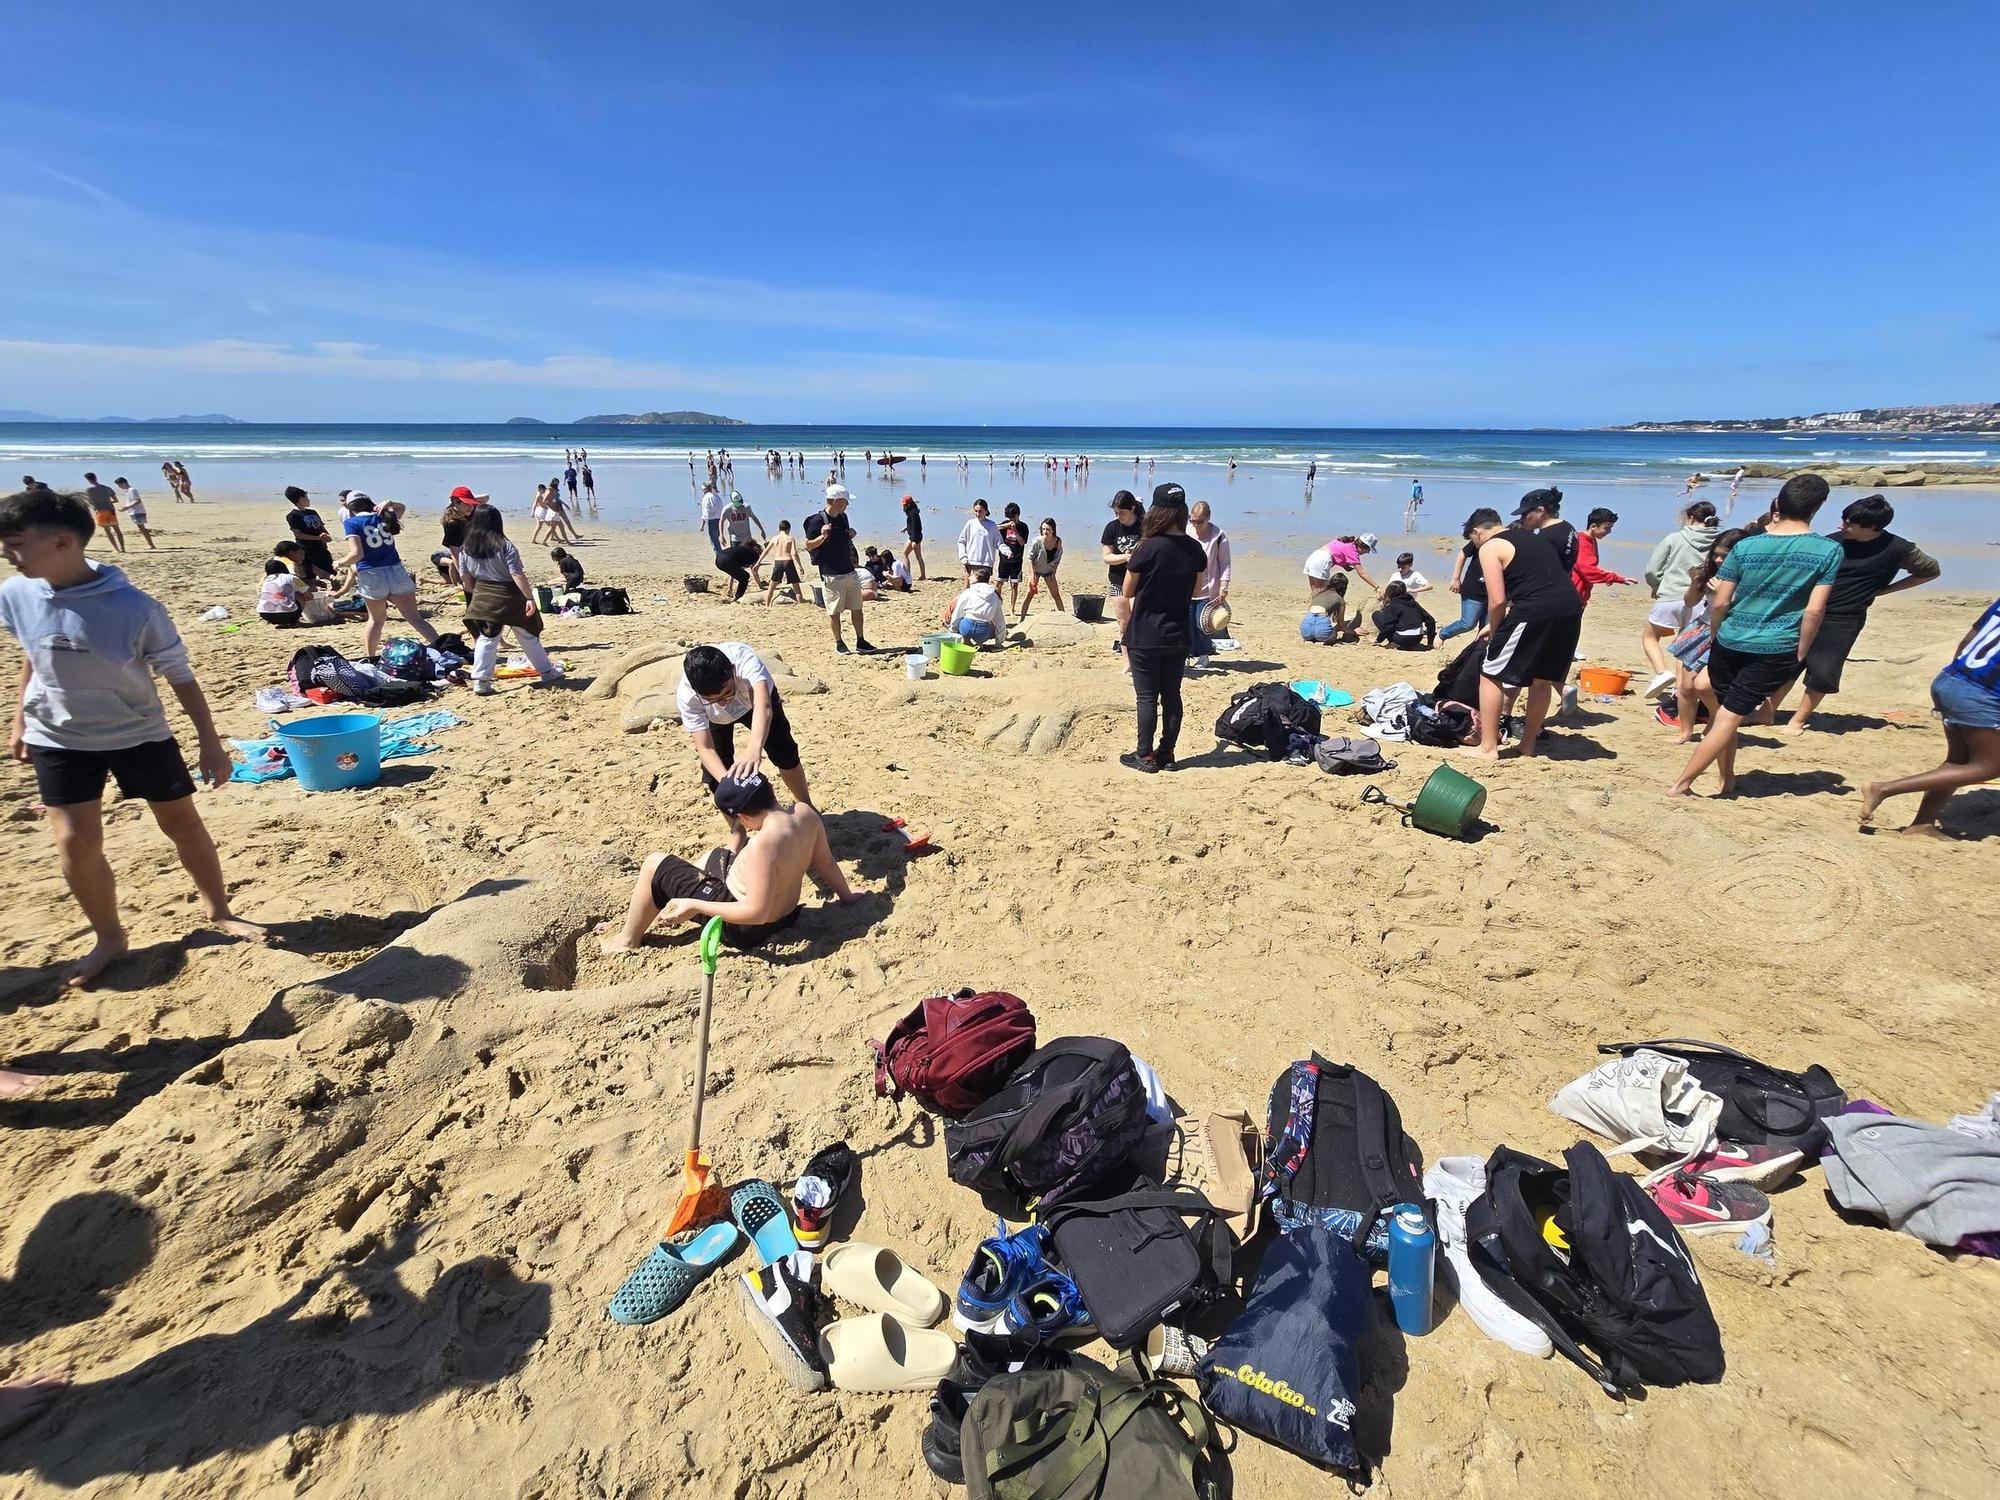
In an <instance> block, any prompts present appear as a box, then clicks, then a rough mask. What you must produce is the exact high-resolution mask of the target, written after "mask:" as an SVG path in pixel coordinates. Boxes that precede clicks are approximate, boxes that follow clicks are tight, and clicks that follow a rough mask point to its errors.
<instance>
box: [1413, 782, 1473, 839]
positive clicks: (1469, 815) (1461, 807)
mask: <svg viewBox="0 0 2000 1500" xmlns="http://www.w3.org/2000/svg"><path fill="white" fill-rule="evenodd" d="M1485 810H1486V788H1485V787H1483V786H1481V785H1480V784H1479V783H1478V782H1476V781H1474V780H1473V779H1472V778H1471V777H1470V776H1466V775H1464V774H1462V773H1461V772H1458V771H1454V770H1453V769H1452V768H1451V767H1450V766H1439V767H1438V768H1437V769H1436V770H1435V771H1433V772H1431V774H1430V779H1429V780H1428V781H1426V782H1425V783H1424V784H1423V788H1422V790H1420V791H1419V792H1418V793H1417V800H1416V801H1415V802H1412V803H1411V804H1410V821H1411V822H1412V823H1415V824H1416V825H1417V827H1419V828H1421V829H1423V831H1424V832H1425V833H1436V834H1442V835H1443V836H1444V837H1445V838H1448V839H1462V838H1464V837H1465V835H1466V834H1467V832H1469V831H1470V830H1471V828H1472V826H1473V824H1475V823H1477V822H1478V821H1479V815H1480V814H1481V813H1482V812H1484V811H1485Z"/></svg>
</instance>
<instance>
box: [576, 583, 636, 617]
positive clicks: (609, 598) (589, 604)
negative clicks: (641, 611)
mask: <svg viewBox="0 0 2000 1500" xmlns="http://www.w3.org/2000/svg"><path fill="white" fill-rule="evenodd" d="M577 603H579V604H581V605H582V606H583V607H584V608H585V609H587V610H589V611H590V612H591V613H592V614H594V615H629V614H631V613H632V599H631V596H630V595H629V594H627V593H626V592H625V590H623V589H611V588H592V589H582V590H579V591H578V594H577Z"/></svg>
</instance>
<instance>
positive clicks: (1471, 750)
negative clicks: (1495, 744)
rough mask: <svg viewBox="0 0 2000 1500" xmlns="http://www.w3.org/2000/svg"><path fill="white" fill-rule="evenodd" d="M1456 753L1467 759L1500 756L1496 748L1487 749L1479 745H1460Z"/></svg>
mask: <svg viewBox="0 0 2000 1500" xmlns="http://www.w3.org/2000/svg"><path fill="white" fill-rule="evenodd" d="M1458 753H1459V754H1460V755H1463V756H1464V757H1465V758H1466V759H1467V760H1498V759H1499V758H1500V752H1499V751H1498V750H1497V749H1496V750H1488V749H1486V748H1485V747H1484V746H1481V745H1461V746H1460V747H1459V750H1458Z"/></svg>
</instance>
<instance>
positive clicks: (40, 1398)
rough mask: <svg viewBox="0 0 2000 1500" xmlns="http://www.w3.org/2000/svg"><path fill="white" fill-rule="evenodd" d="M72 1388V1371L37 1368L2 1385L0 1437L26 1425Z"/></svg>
mask: <svg viewBox="0 0 2000 1500" xmlns="http://www.w3.org/2000/svg"><path fill="white" fill-rule="evenodd" d="M67 1389H69V1371H67V1370H37V1371H35V1373H34V1374H32V1375H27V1376H24V1377H22V1378H21V1379H19V1380H10V1381H8V1382H7V1383H6V1384H5V1385H0V1437H6V1436H7V1434H9V1433H10V1432H14V1431H16V1430H17V1429H19V1428H22V1427H25V1426H27V1425H28V1424H29V1423H30V1422H32V1421H34V1420H35V1418H37V1417H39V1416H40V1415H41V1414H42V1413H43V1412H45V1411H47V1410H48V1409H49V1408H50V1407H51V1406H53V1405H55V1401H56V1397H58V1396H60V1395H61V1394H62V1393H63V1392H64V1391H65V1390H67Z"/></svg>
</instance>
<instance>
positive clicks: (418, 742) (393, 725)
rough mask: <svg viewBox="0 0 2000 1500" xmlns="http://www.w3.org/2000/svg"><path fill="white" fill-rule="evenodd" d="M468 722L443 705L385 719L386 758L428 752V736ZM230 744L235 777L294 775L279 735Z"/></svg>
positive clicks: (255, 779)
mask: <svg viewBox="0 0 2000 1500" xmlns="http://www.w3.org/2000/svg"><path fill="white" fill-rule="evenodd" d="M464 722H465V720H463V719H461V718H460V717H459V716H458V715H457V714H455V713H452V712H450V711H449V710H447V709H442V708H437V709H432V710H430V711H429V712H427V713H421V714H404V715H403V717H402V718H400V719H384V720H383V721H382V759H384V760H394V759H396V758H398V757H401V756H406V755H425V754H428V753H429V752H431V751H432V750H435V749H437V746H436V745H430V744H426V743H425V742H424V740H425V736H427V735H432V734H436V733H437V732H438V731H439V730H440V729H450V728H452V727H454V726H455V725H459V724H463V723H464ZM229 743H230V744H231V745H233V746H235V748H236V753H237V755H238V756H240V757H241V758H242V764H241V765H239V766H237V768H236V774H235V776H234V777H233V778H232V779H233V780H236V781H249V782H259V781H282V780H284V778H286V777H287V776H290V775H293V774H294V773H293V771H292V762H291V757H289V756H288V755H286V754H285V746H284V742H283V741H282V740H280V739H278V738H277V737H276V736H273V737H272V738H270V739H268V740H231V741H230V742H229Z"/></svg>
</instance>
